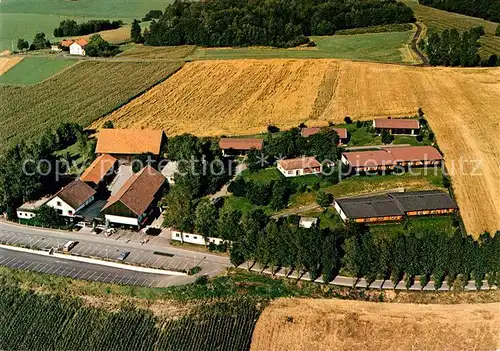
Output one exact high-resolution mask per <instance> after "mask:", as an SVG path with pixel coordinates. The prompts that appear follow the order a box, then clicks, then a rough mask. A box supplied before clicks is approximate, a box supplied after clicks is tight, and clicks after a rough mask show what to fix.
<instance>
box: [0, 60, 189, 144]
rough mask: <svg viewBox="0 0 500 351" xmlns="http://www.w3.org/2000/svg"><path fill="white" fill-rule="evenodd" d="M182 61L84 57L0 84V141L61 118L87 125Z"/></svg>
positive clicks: (54, 123)
mask: <svg viewBox="0 0 500 351" xmlns="http://www.w3.org/2000/svg"><path fill="white" fill-rule="evenodd" d="M181 66H182V63H181V62H162V61H156V62H103V61H85V62H81V63H78V64H76V65H74V66H73V67H71V68H69V69H68V70H66V71H65V73H64V74H59V75H56V76H54V77H52V78H50V79H47V80H45V81H43V82H42V83H40V84H35V85H29V86H5V85H4V86H0V101H2V104H0V119H1V120H2V123H1V124H0V140H2V147H4V146H6V145H7V144H9V143H12V142H14V141H19V140H29V139H30V138H33V137H36V136H37V135H39V134H40V131H41V130H44V129H46V128H54V127H55V126H57V125H58V124H59V123H61V122H77V123H81V124H82V125H84V126H87V125H89V124H90V123H92V122H93V121H94V120H96V119H97V118H99V117H101V116H103V115H106V114H107V113H109V112H111V111H113V110H114V109H116V108H118V107H120V106H122V105H123V104H125V103H127V102H128V101H130V100H131V99H132V98H134V97H135V96H137V95H139V94H141V93H143V92H144V91H145V90H147V89H149V88H151V87H152V86H153V85H155V84H157V83H158V82H160V81H162V80H164V79H166V78H167V77H168V76H169V75H170V74H172V73H173V72H175V71H176V70H177V69H179V68H180V67H181Z"/></svg>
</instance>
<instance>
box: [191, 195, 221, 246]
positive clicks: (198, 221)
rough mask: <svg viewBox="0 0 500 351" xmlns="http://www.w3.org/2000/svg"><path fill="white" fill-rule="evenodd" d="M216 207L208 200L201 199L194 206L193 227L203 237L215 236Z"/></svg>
mask: <svg viewBox="0 0 500 351" xmlns="http://www.w3.org/2000/svg"><path fill="white" fill-rule="evenodd" d="M217 219H218V213H217V209H216V208H215V206H214V205H213V203H212V202H211V201H209V200H202V201H200V203H199V204H198V206H197V207H196V211H195V219H194V228H195V231H196V233H198V234H201V235H203V236H204V237H205V238H208V237H215V236H217V226H216V223H217Z"/></svg>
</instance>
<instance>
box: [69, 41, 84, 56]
mask: <svg viewBox="0 0 500 351" xmlns="http://www.w3.org/2000/svg"><path fill="white" fill-rule="evenodd" d="M87 44H88V41H86V40H85V39H78V40H75V41H74V42H73V43H72V44H71V45H70V46H69V54H70V55H78V56H85V47H86V46H87Z"/></svg>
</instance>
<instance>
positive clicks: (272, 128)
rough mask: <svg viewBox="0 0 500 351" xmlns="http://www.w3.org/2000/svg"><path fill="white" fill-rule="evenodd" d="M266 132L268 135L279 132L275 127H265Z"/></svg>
mask: <svg viewBox="0 0 500 351" xmlns="http://www.w3.org/2000/svg"><path fill="white" fill-rule="evenodd" d="M267 131H268V133H278V132H279V131H280V129H279V128H278V127H276V126H275V125H272V124H270V125H268V126H267Z"/></svg>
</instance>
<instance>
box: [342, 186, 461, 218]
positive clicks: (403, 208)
mask: <svg viewBox="0 0 500 351" xmlns="http://www.w3.org/2000/svg"><path fill="white" fill-rule="evenodd" d="M334 206H335V209H336V210H337V212H338V213H339V215H340V217H341V218H342V220H343V221H344V222H349V221H355V222H358V223H375V222H390V221H401V220H402V219H403V218H404V217H405V216H409V217H411V216H427V215H442V214H450V213H453V212H455V211H456V210H457V209H458V206H457V204H456V203H455V201H454V200H453V199H452V198H451V196H450V195H449V194H447V193H445V192H442V191H438V190H429V191H412V192H401V193H387V194H384V195H376V196H363V197H346V198H338V199H335V201H334Z"/></svg>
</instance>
